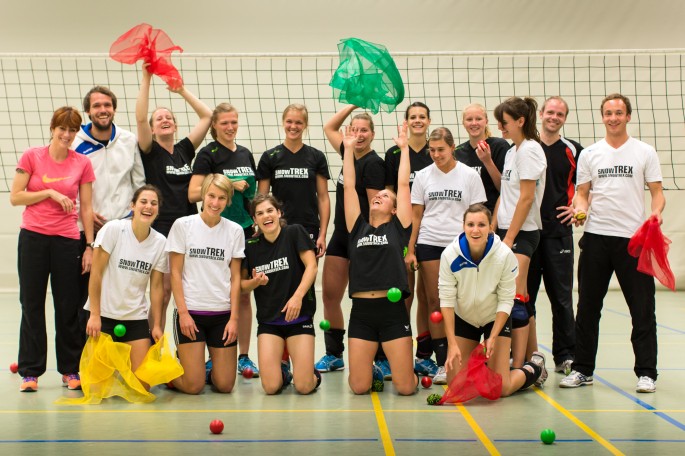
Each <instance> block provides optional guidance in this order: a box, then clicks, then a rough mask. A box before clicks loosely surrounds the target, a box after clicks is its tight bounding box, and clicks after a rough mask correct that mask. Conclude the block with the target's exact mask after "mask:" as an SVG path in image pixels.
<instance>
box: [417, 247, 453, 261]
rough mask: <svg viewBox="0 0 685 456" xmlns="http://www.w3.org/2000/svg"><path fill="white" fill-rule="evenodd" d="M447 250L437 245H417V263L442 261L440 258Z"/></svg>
mask: <svg viewBox="0 0 685 456" xmlns="http://www.w3.org/2000/svg"><path fill="white" fill-rule="evenodd" d="M446 248H447V247H438V246H437V245H428V244H416V261H419V262H423V261H436V260H437V261H440V256H441V255H442V252H443V251H444V250H445V249H446Z"/></svg>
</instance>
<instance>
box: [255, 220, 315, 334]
mask: <svg viewBox="0 0 685 456" xmlns="http://www.w3.org/2000/svg"><path fill="white" fill-rule="evenodd" d="M315 248H316V247H315V246H314V242H313V241H312V240H311V239H310V238H309V234H308V233H307V231H305V229H304V228H303V227H302V226H301V225H286V226H284V227H283V228H281V233H280V234H279V235H278V238H276V242H274V243H273V244H272V243H271V242H269V241H267V240H266V238H265V237H264V235H263V234H261V235H259V236H258V237H255V238H252V239H248V240H247V241H246V242H245V259H244V260H243V269H246V270H247V271H248V275H249V276H252V269H253V268H254V269H256V270H257V272H264V273H265V274H266V275H267V276H268V277H269V282H268V283H267V284H266V285H262V286H259V287H257V288H255V290H254V297H255V303H256V307H257V321H258V322H260V323H271V322H274V321H277V322H281V321H285V320H284V317H285V314H284V313H283V312H281V310H282V309H283V307H284V306H285V304H286V303H287V302H288V300H289V299H290V298H291V297H292V295H293V294H294V293H295V291H296V290H297V287H299V286H300V282H301V281H302V275H303V274H304V269H305V266H304V263H302V260H301V259H300V252H304V251H307V250H315ZM314 312H316V296H315V295H314V285H312V287H311V288H310V289H309V291H308V292H307V294H306V295H305V297H304V298H302V308H301V309H300V317H303V316H308V317H312V316H314Z"/></svg>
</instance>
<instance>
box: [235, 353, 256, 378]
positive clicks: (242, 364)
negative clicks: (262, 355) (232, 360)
mask: <svg viewBox="0 0 685 456" xmlns="http://www.w3.org/2000/svg"><path fill="white" fill-rule="evenodd" d="M245 369H252V374H253V375H252V377H254V378H257V377H259V369H257V365H256V364H255V363H253V362H252V360H251V359H250V357H249V356H245V357H243V358H238V373H239V374H242V373H243V371H244V370H245Z"/></svg>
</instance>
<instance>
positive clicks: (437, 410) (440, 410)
mask: <svg viewBox="0 0 685 456" xmlns="http://www.w3.org/2000/svg"><path fill="white" fill-rule="evenodd" d="M89 407H91V406H89ZM375 412H376V411H375V410H372V409H368V410H344V409H289V410H279V409H273V410H260V409H245V410H236V409H230V410H229V409H226V410H223V409H201V410H200V409H197V410H195V409H182V410H159V409H145V410H109V409H106V410H99V409H70V410H0V415H9V414H12V415H16V414H19V413H21V414H50V413H54V414H59V413H375ZM383 412H384V413H453V411H452V410H451V409H444V408H440V407H435V408H431V409H429V410H420V409H419V410H411V409H404V410H384V411H383Z"/></svg>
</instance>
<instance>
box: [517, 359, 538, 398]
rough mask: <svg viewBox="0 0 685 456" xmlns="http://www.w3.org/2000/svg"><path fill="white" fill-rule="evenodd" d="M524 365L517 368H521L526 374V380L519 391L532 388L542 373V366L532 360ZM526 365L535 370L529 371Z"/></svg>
mask: <svg viewBox="0 0 685 456" xmlns="http://www.w3.org/2000/svg"><path fill="white" fill-rule="evenodd" d="M523 366H524V367H517V368H516V369H518V370H520V371H521V372H523V374H524V375H525V376H526V381H525V383H524V384H523V386H522V387H521V388H519V391H522V390H524V389H527V388H530V387H531V385H532V384H533V383H535V380H537V379H538V377H540V374H542V369H540V366H538V365H536V364H533V363H531V362H530V361H526V362H525V363H523ZM525 366H530V367H531V368H532V370H533V372H531V371H529V370H528V369H526V368H525Z"/></svg>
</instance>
